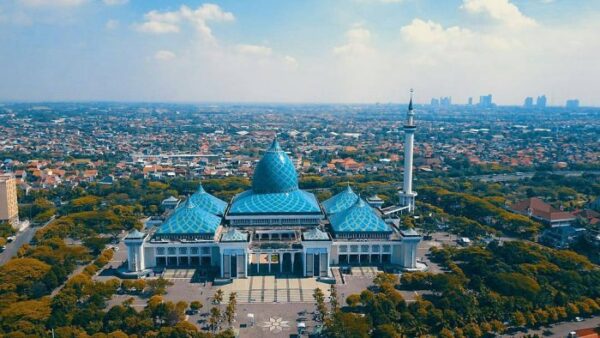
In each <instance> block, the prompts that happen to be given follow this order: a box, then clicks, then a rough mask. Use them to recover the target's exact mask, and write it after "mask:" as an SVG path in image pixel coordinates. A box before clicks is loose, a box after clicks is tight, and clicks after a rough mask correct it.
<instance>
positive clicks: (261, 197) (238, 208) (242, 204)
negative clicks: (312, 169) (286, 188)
mask: <svg viewBox="0 0 600 338" xmlns="http://www.w3.org/2000/svg"><path fill="white" fill-rule="evenodd" d="M320 211H321V209H320V208H319V203H318V202H317V199H316V197H315V195H313V194H311V193H309V192H306V191H303V190H299V189H296V190H293V191H290V192H283V193H270V194H257V193H255V192H254V191H252V190H247V191H244V192H243V193H241V194H238V195H237V196H236V197H235V198H234V200H233V203H232V204H231V207H230V208H229V214H230V215H231V214H269V213H300V214H302V213H319V212H320Z"/></svg>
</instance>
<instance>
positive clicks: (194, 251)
mask: <svg viewBox="0 0 600 338" xmlns="http://www.w3.org/2000/svg"><path fill="white" fill-rule="evenodd" d="M190 253H191V254H192V255H197V254H198V248H196V247H194V248H190Z"/></svg>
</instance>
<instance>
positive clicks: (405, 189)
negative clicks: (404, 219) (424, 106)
mask: <svg viewBox="0 0 600 338" xmlns="http://www.w3.org/2000/svg"><path fill="white" fill-rule="evenodd" d="M413 92H414V90H413V89H412V88H411V89H410V101H409V103H408V112H407V113H406V124H405V125H404V180H403V185H402V191H401V192H400V203H401V204H402V205H403V206H405V207H407V209H408V212H410V213H412V212H414V210H415V197H416V196H417V193H416V192H414V191H413V190H412V178H413V144H414V141H415V130H416V128H417V126H416V125H415V120H414V117H415V112H414V110H413Z"/></svg>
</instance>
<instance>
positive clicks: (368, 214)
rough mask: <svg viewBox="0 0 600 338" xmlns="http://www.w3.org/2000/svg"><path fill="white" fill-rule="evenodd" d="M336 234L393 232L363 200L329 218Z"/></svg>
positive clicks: (360, 199) (359, 199)
mask: <svg viewBox="0 0 600 338" xmlns="http://www.w3.org/2000/svg"><path fill="white" fill-rule="evenodd" d="M329 221H330V223H331V227H332V228H333V231H334V232H379V233H388V232H392V230H391V229H390V226H389V225H387V224H386V223H385V222H384V221H383V220H382V219H381V218H380V217H379V216H378V215H377V214H376V213H375V210H373V208H371V207H370V206H369V205H368V204H367V203H366V202H365V201H363V199H362V198H360V197H359V198H358V200H357V201H356V202H355V203H354V205H352V206H351V207H350V208H348V209H346V210H343V211H341V212H338V213H337V214H334V215H332V216H331V217H330V218H329Z"/></svg>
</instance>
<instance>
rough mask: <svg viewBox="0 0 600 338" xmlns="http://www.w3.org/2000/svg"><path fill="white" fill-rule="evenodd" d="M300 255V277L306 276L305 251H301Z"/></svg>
mask: <svg viewBox="0 0 600 338" xmlns="http://www.w3.org/2000/svg"><path fill="white" fill-rule="evenodd" d="M302 257H304V259H303V260H302V273H303V274H302V277H306V252H303V253H302Z"/></svg>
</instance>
